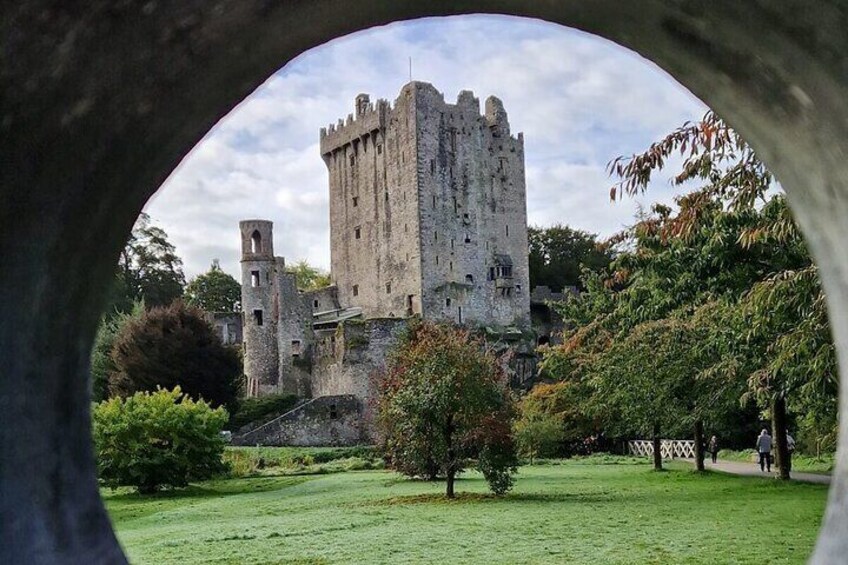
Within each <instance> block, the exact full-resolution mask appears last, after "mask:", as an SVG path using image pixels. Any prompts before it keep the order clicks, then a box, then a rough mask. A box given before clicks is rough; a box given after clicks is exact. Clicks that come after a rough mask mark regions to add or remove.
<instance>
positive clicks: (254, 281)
mask: <svg viewBox="0 0 848 565" xmlns="http://www.w3.org/2000/svg"><path fill="white" fill-rule="evenodd" d="M250 286H252V287H253V288H256V287H257V286H259V271H250Z"/></svg>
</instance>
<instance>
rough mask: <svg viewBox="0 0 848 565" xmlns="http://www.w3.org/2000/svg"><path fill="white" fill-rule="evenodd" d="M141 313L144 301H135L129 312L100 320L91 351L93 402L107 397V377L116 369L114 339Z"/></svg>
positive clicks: (116, 313) (117, 313)
mask: <svg viewBox="0 0 848 565" xmlns="http://www.w3.org/2000/svg"><path fill="white" fill-rule="evenodd" d="M143 313H144V303H143V302H135V303H134V304H133V307H132V310H131V311H130V312H128V313H124V312H115V313H114V314H112V315H106V316H104V317H103V319H102V320H101V322H100V326H99V327H98V328H97V335H95V337H94V348H93V349H92V351H91V389H92V390H91V397H92V400H94V402H100V401H102V400H106V399H107V398H109V378H110V377H111V375H112V373H114V372H115V371H116V368H115V362H114V361H113V360H112V348H113V347H114V345H115V339H116V338H117V337H118V335H119V334H120V333H121V332H122V331H123V328H124V326H125V325H126V324H127V323H128V322H129V321H130V320H133V319H138V318H140V317H141V315H142V314H143Z"/></svg>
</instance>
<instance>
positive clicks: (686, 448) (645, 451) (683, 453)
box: [627, 439, 695, 459]
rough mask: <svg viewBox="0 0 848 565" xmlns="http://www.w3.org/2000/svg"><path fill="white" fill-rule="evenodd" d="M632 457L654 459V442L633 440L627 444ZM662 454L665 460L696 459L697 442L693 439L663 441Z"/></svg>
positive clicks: (661, 442) (661, 443) (661, 444)
mask: <svg viewBox="0 0 848 565" xmlns="http://www.w3.org/2000/svg"><path fill="white" fill-rule="evenodd" d="M627 450H628V451H629V452H630V455H636V456H641V457H653V455H654V442H653V441H651V440H649V439H632V440H630V441H628V442H627ZM660 454H661V455H662V458H663V459H694V458H695V440H692V439H662V440H660Z"/></svg>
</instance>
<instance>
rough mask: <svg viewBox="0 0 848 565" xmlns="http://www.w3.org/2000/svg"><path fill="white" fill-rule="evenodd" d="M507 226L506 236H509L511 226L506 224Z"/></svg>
mask: <svg viewBox="0 0 848 565" xmlns="http://www.w3.org/2000/svg"><path fill="white" fill-rule="evenodd" d="M504 227H505V228H506V236H507V237H509V226H504Z"/></svg>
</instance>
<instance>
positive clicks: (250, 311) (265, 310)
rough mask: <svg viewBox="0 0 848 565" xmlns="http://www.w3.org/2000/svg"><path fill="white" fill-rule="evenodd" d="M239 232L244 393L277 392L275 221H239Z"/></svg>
mask: <svg viewBox="0 0 848 565" xmlns="http://www.w3.org/2000/svg"><path fill="white" fill-rule="evenodd" d="M239 228H240V231H241V309H242V316H243V335H244V339H243V345H244V374H245V377H247V384H246V389H247V390H246V393H247V396H258V395H260V394H264V393H270V392H276V390H277V384H278V380H279V366H278V363H279V361H278V355H277V318H278V312H277V308H278V301H277V276H276V273H277V269H278V268H279V269H282V268H283V265H277V261H276V260H275V259H274V231H273V230H274V224H273V222H270V221H268V220H245V221H242V222H239Z"/></svg>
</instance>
